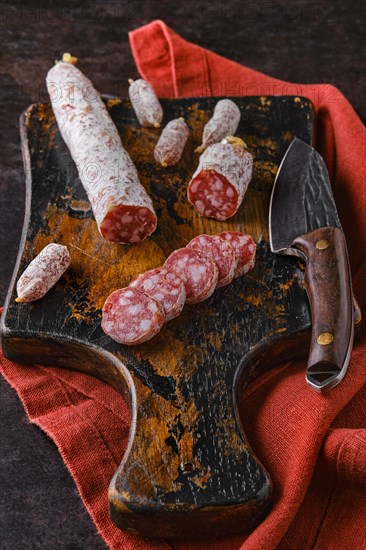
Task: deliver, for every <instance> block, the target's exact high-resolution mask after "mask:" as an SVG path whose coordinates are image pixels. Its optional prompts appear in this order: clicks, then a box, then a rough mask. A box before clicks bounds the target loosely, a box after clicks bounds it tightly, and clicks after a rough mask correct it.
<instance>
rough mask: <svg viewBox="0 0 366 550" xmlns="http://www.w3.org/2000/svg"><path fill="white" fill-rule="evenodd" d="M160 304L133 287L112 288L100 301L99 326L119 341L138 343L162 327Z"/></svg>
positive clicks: (130, 343) (130, 344)
mask: <svg viewBox="0 0 366 550" xmlns="http://www.w3.org/2000/svg"><path fill="white" fill-rule="evenodd" d="M164 321H165V314H164V309H163V307H162V305H161V304H160V303H159V302H157V301H156V300H154V298H152V297H151V296H148V295H147V294H145V292H143V291H142V290H138V289H136V288H131V287H128V288H122V289H120V290H115V291H114V292H112V294H111V295H110V296H108V298H107V300H106V301H105V303H104V306H103V310H102V329H103V330H104V332H105V333H106V334H107V335H108V336H110V337H111V338H112V339H113V340H115V341H116V342H118V343H119V344H125V345H126V346H133V345H136V344H142V343H143V342H146V341H147V340H150V338H152V337H153V336H155V335H156V334H157V333H158V332H159V331H160V330H161V328H162V326H163V324H164Z"/></svg>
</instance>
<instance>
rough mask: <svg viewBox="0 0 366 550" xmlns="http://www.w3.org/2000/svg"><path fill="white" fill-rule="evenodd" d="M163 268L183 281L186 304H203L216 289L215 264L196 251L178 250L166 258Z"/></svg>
mask: <svg viewBox="0 0 366 550" xmlns="http://www.w3.org/2000/svg"><path fill="white" fill-rule="evenodd" d="M164 267H166V268H167V269H169V270H172V271H174V272H175V273H177V275H178V276H179V277H180V278H181V279H182V280H183V282H184V285H185V287H186V301H187V304H197V303H199V302H203V301H204V300H206V299H207V298H209V297H210V296H211V295H212V294H213V292H214V290H215V288H216V285H217V280H218V275H219V271H218V269H217V266H216V264H215V263H214V262H213V261H212V260H211V259H210V258H208V257H207V256H204V255H203V254H201V253H200V252H197V251H196V250H191V249H190V248H178V250H175V251H174V252H172V254H171V255H170V256H169V257H168V258H167V260H166V261H165V264H164Z"/></svg>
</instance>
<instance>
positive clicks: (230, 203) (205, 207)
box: [188, 169, 239, 221]
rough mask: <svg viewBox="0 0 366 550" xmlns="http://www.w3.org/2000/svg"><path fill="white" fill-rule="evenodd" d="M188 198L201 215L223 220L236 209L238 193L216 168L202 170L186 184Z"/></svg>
mask: <svg viewBox="0 0 366 550" xmlns="http://www.w3.org/2000/svg"><path fill="white" fill-rule="evenodd" d="M188 200H189V201H190V202H191V203H192V204H193V206H194V208H195V209H196V210H197V212H198V213H199V214H201V215H202V216H206V217H207V218H216V219H217V220H221V221H224V220H226V219H227V218H230V217H231V216H233V215H234V214H235V212H236V211H237V209H238V202H239V194H238V192H237V190H236V189H235V187H234V186H233V185H232V184H231V183H230V182H229V180H228V179H227V178H225V176H223V175H222V174H219V173H218V172H216V170H213V169H211V170H202V171H201V172H200V173H199V174H198V175H197V176H196V177H195V178H193V179H192V181H191V182H190V184H189V186H188Z"/></svg>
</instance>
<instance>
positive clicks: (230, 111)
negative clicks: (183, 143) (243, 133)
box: [195, 99, 240, 153]
mask: <svg viewBox="0 0 366 550" xmlns="http://www.w3.org/2000/svg"><path fill="white" fill-rule="evenodd" d="M239 122H240V109H239V107H238V106H237V105H236V103H234V102H233V101H231V99H220V101H218V102H217V103H216V107H215V110H214V113H213V116H212V118H210V120H209V121H208V122H207V124H206V125H205V127H204V129H203V136H202V145H200V146H199V147H197V149H196V150H195V152H196V153H202V152H203V151H204V150H205V149H206V147H208V146H209V145H213V144H214V143H219V141H221V140H222V139H223V138H224V137H225V136H233V135H234V134H235V132H236V130H237V129H238V126H239Z"/></svg>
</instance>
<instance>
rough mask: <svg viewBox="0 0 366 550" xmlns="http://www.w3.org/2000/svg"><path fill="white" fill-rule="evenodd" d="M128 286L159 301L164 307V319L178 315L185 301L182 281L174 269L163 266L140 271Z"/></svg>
mask: <svg viewBox="0 0 366 550" xmlns="http://www.w3.org/2000/svg"><path fill="white" fill-rule="evenodd" d="M130 287H131V288H137V289H140V290H143V291H144V292H145V293H146V294H147V295H148V296H151V297H152V298H154V299H155V300H156V301H158V302H160V303H161V305H162V306H163V308H164V313H165V320H166V321H170V320H171V319H174V318H175V317H178V315H179V314H180V313H181V311H182V309H183V306H184V304H185V301H186V288H185V285H184V282H183V281H182V279H181V278H180V277H179V276H178V275H177V274H176V273H175V271H171V270H169V269H166V268H165V267H158V268H156V269H151V270H150V271H146V272H145V273H141V275H139V276H138V277H137V279H135V280H134V281H132V283H131V284H130Z"/></svg>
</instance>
